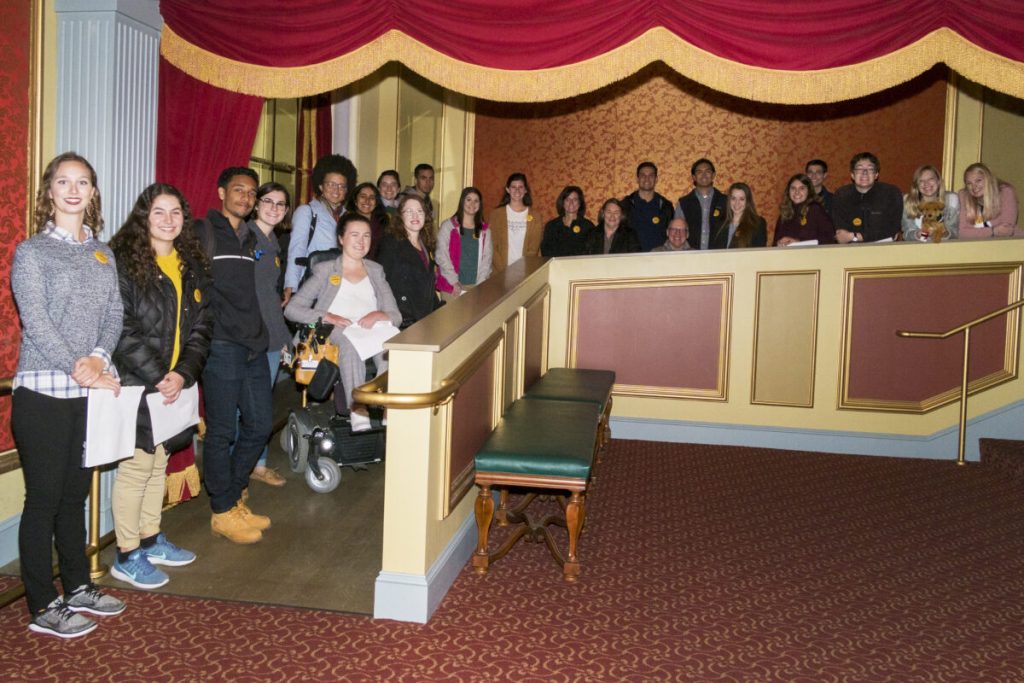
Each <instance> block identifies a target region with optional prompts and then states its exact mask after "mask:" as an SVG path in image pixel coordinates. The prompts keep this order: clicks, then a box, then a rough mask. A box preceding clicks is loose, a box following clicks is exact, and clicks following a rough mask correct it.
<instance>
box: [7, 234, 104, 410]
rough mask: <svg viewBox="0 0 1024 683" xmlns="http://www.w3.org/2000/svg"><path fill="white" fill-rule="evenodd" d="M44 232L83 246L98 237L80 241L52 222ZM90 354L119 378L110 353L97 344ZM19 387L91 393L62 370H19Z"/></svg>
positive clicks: (62, 394) (57, 393)
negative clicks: (99, 359)
mask: <svg viewBox="0 0 1024 683" xmlns="http://www.w3.org/2000/svg"><path fill="white" fill-rule="evenodd" d="M43 234H44V235H46V236H47V237H51V238H53V239H55V240H60V241H62V242H70V243H71V244H74V245H76V246H81V247H85V246H86V245H89V243H90V242H94V241H95V239H96V238H94V237H93V236H92V234H91V232H90V235H89V237H87V238H86V240H85V241H84V242H79V241H78V240H76V239H75V238H74V237H72V236H71V233H69V232H68V231H66V230H62V229H61V228H58V227H57V226H56V225H54V224H53V223H52V222H50V223H47V224H46V226H45V227H44V228H43ZM89 355H90V356H95V357H97V358H101V359H102V360H103V368H104V370H105V371H107V372H109V373H110V374H112V375H113V376H114V377H115V378H118V379H119V377H118V374H117V368H115V367H114V366H113V365H112V364H111V362H110V353H108V352H107V351H106V350H105V349H101V348H100V347H98V346H97V347H96V348H95V349H93V350H92V353H90V354H89ZM18 387H25V388H26V389H30V390H32V391H35V392H37V393H40V394H45V395H46V396H52V397H53V398H85V397H87V396H88V395H89V387H83V386H82V385H81V384H79V383H78V382H76V381H75V380H73V379H72V378H71V375H69V374H67V373H66V372H61V371H60V370H37V371H34V372H19V373H17V374H16V375H15V376H14V382H13V383H12V385H11V388H12V390H14V389H17V388H18Z"/></svg>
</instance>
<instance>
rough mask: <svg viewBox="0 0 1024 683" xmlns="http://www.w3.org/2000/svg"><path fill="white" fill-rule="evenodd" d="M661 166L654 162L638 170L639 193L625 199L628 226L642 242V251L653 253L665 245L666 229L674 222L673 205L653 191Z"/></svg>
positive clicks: (645, 164) (642, 164)
mask: <svg viewBox="0 0 1024 683" xmlns="http://www.w3.org/2000/svg"><path fill="white" fill-rule="evenodd" d="M657 183H658V167H657V166H655V165H654V162H653V161H644V162H641V163H640V165H639V166H637V167H636V185H637V190H636V192H634V193H633V194H631V195H629V196H627V197H626V198H625V199H623V200H622V205H623V207H625V209H626V218H627V219H628V220H629V225H630V227H631V228H633V230H634V231H635V232H636V236H637V238H639V240H640V250H641V251H650V250H651V249H654V248H655V247H657V246H660V245H661V244H662V243H664V242H665V229H666V228H667V227H668V223H669V221H671V220H672V202H671V201H669V200H668V199H666V198H665V197H662V196H661V195H660V194H658V193H657V192H655V191H654V186H655V185H656V184H657Z"/></svg>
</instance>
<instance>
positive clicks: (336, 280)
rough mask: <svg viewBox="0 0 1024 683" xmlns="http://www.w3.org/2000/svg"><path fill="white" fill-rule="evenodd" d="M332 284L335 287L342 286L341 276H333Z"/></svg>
mask: <svg viewBox="0 0 1024 683" xmlns="http://www.w3.org/2000/svg"><path fill="white" fill-rule="evenodd" d="M331 284H332V285H335V286H337V285H340V284H341V276H340V275H332V276H331Z"/></svg>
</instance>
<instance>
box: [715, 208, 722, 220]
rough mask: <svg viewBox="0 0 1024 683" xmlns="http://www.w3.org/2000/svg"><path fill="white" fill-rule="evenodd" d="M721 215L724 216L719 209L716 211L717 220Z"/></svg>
mask: <svg viewBox="0 0 1024 683" xmlns="http://www.w3.org/2000/svg"><path fill="white" fill-rule="evenodd" d="M721 214H722V212H721V211H719V210H718V209H715V218H718V217H719V216H720V215H721Z"/></svg>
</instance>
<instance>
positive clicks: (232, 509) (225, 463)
mask: <svg viewBox="0 0 1024 683" xmlns="http://www.w3.org/2000/svg"><path fill="white" fill-rule="evenodd" d="M258 184H259V178H258V177H257V175H256V173H255V172H254V171H252V170H251V169H248V168H227V169H225V170H224V171H222V172H221V174H220V178H219V179H218V180H217V193H218V195H219V196H220V199H221V209H220V211H217V210H214V209H210V211H209V212H208V213H207V214H206V217H205V218H202V219H200V220H198V221H197V222H196V231H197V233H198V234H199V237H200V240H202V242H203V244H204V245H205V247H206V250H207V254H209V255H210V271H211V276H212V279H213V283H212V287H211V288H210V289H211V295H212V296H211V301H210V308H211V310H212V317H213V337H212V341H211V342H210V356H209V358H208V359H207V361H206V367H205V369H204V370H203V397H204V402H205V406H206V437H205V439H204V441H203V475H204V476H203V480H204V481H205V483H206V490H207V493H209V494H210V507H211V508H212V509H213V517H212V518H211V520H210V526H211V528H212V529H213V532H214V533H215V534H219V535H221V536H224V537H225V538H227V539H229V540H231V541H234V542H235V543H255V542H256V541H259V540H260V539H261V538H262V537H263V533H262V532H263V530H264V529H266V528H268V527H269V526H270V518H269V517H265V516H263V515H257V514H254V513H253V512H252V511H251V510H250V509H249V507H248V506H247V505H246V503H245V501H243V500H242V489H244V488H245V487H246V486H247V485H248V483H249V473H250V472H252V468H253V467H254V466H255V464H256V460H257V459H259V456H260V453H261V452H262V450H263V446H265V445H266V443H267V440H268V439H269V438H270V432H271V430H272V421H273V415H272V413H271V400H272V397H271V392H270V370H269V368H268V367H267V357H266V352H267V329H266V327H265V326H264V324H263V317H262V316H261V315H260V306H259V300H258V299H257V297H256V280H255V274H254V269H255V257H254V254H255V248H256V246H255V245H256V237H255V235H253V234H252V233H251V232H250V230H249V227H248V226H247V225H246V222H245V219H246V217H248V216H249V214H250V213H251V212H252V209H253V206H255V204H256V187H257V185H258ZM239 416H240V417H241V420H239ZM236 424H237V425H238V438H237V439H235V426H236ZM232 440H234V442H235V443H234V446H233V447H232V444H231V442H232Z"/></svg>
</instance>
